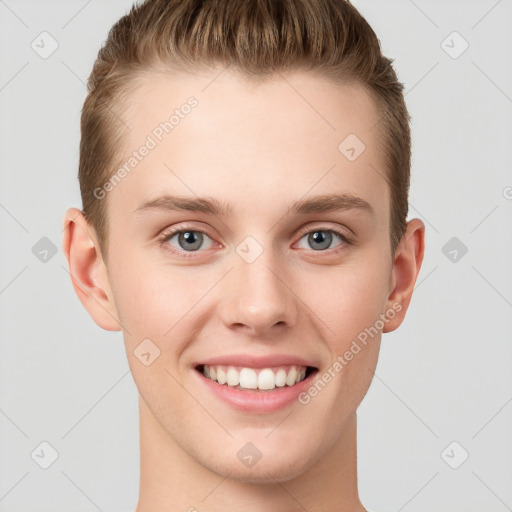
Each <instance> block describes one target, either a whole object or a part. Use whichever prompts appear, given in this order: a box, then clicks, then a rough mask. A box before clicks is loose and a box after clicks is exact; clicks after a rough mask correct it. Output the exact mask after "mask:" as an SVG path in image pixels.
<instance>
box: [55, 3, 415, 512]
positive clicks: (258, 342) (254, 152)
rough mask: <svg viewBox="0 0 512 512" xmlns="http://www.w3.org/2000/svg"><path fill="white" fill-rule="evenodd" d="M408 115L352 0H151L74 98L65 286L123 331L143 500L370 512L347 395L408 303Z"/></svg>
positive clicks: (128, 20)
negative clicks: (76, 191) (75, 190)
mask: <svg viewBox="0 0 512 512" xmlns="http://www.w3.org/2000/svg"><path fill="white" fill-rule="evenodd" d="M409 171H410V133H409V116H408V114H407V110H406V107H405V104H404V99H403V95H402V85H401V84H400V83H399V82H398V81H397V77H396V75H395V73H394V71H393V69H392V66H391V61H390V60H388V59H386V58H385V57H384V56H382V54H381V51H380V47H379V42H378V40H377V38H376V36H375V34H374V32H373V31H372V29H371V28H370V27H369V25H368V24H367V23H366V21H365V20H364V19H363V18H362V17H361V16H360V14H359V13H358V12H357V11H356V10H355V9H354V7H353V6H351V5H350V4H349V3H348V2H344V1H342V0H315V1H314V2H312V1H310V0H309V1H308V0H288V1H286V2H285V1H283V2H281V1H279V2H276V1H275V0H260V1H251V2H248V1H246V0H218V1H211V2H194V1H192V0H190V1H189V0H183V1H178V0H175V1H169V0H149V1H146V2H144V3H143V4H142V5H139V6H136V7H134V8H133V9H132V10H131V12H130V13H129V14H128V15H127V16H125V17H123V18H122V19H121V20H120V21H119V22H118V23H117V24H116V25H115V26H114V27H113V28H112V30H111V32H110V34H109V37H108V40H107V41H106V43H105V45H104V47H103V48H102V49H101V51H100V53H99V55H98V59H97V61H96V63H95V65H94V69H93V72H92V74H91V76H90V79H89V95H88V97H87V99H86V102H85V105H84V109H83V112H82V140H81V147H80V170H79V178H80V186H81V193H82V200H83V210H78V209H76V208H71V209H69V210H68V211H67V212H66V215H65V220H64V227H65V231H64V236H63V247H64V252H65V254H66V258H67V260H68V263H69V269H70V273H71V275H72V281H73V286H74V288H75V290H76V293H77V294H78V297H79V298H80V300H81V302H82V304H83V305H84V307H85V308H86V309H87V311H88V312H89V314H90V315H91V316H92V318H93V319H94V321H95V322H96V323H97V324H98V325H99V326H100V327H102V328H103V329H107V330H112V331H116V330H122V331H123V334H124V340H125V345H126V353H127V358H128V361H129V365H130V368H131V371H132V375H133V378H134V380H135V383H136V385H137V387H138V390H139V404H140V436H141V438H140V450H141V460H140V492H139V502H138V506H137V512H157V511H158V512H160V511H162V510H168V511H173V512H174V511H187V510H190V511H193V510H199V511H202V510H208V511H215V512H217V511H221V510H222V511H225V510H229V511H244V512H262V511H265V512H267V511H276V512H277V511H280V512H281V511H299V510H307V511H309V512H316V511H323V512H348V511H350V512H360V511H364V510H365V509H364V507H363V505H362V504H361V502H360V499H359V496H358V489H357V459H356V410H357V407H358V405H359V404H360V402H361V400H362V399H363V397H364V395H365V394H366V392H367V390H368V387H369V385H370V382H371V380H372V376H373V371H374V369H375V367H376V364H377V359H378V354H379V348H380V340H381V334H382V333H383V332H390V331H393V330H394V329H396V328H397V327H398V326H399V325H400V324H401V322H402V321H403V319H404V316H405V313H406V311H407V308H408V305H409V302H410V300H411V296H412V292H413V288H414V283H415V281H416V278H417V275H418V272H419V270H420V266H421V262H422V259H423V252H424V231H425V226H424V224H423V223H422V222H421V221H420V220H419V219H413V220H409V221H408V222H407V221H406V216H407V211H408V207H407V196H408V188H409Z"/></svg>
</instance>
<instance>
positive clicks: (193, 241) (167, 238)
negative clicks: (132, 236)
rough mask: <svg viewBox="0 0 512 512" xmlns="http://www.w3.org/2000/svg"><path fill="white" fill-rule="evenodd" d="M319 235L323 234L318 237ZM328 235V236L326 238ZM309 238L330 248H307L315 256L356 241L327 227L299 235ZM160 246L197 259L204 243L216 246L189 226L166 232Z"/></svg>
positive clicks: (335, 250) (333, 252) (342, 232)
mask: <svg viewBox="0 0 512 512" xmlns="http://www.w3.org/2000/svg"><path fill="white" fill-rule="evenodd" d="M319 234H322V235H320V236H318V235H319ZM177 235H178V237H177V245H178V247H176V246H174V245H172V244H171V243H170V242H171V240H172V239H173V238H175V237H176V236H177ZM325 235H327V236H325ZM306 236H307V237H308V238H307V240H306V244H309V243H312V244H315V243H320V244H321V245H324V246H325V243H326V241H327V245H328V247H327V248H325V247H322V248H320V249H315V248H311V247H307V248H306V250H307V251H308V252H309V253H313V254H322V253H328V254H336V253H338V252H340V251H341V250H343V248H345V247H346V246H347V245H353V244H354V239H353V236H352V235H350V234H349V233H347V232H345V231H342V230H336V229H332V228H328V227H325V226H322V227H314V228H308V229H306V230H303V231H302V232H301V233H300V234H299V235H298V237H299V240H298V241H299V242H300V241H302V239H303V238H305V237H306ZM336 238H337V239H338V240H340V241H341V243H339V244H338V245H336V246H335V247H334V248H331V247H330V246H331V244H332V242H334V241H335V240H336ZM158 241H159V245H160V246H161V247H162V248H164V249H165V250H168V251H170V252H171V253H173V254H176V255H179V256H181V257H184V258H191V257H195V255H196V254H197V253H202V252H205V249H204V247H203V242H206V244H207V245H208V241H210V243H209V246H208V247H206V249H209V248H211V247H212V246H214V245H215V242H214V241H213V239H212V237H210V235H209V234H208V233H207V232H205V231H203V230H200V229H196V228H193V227H187V226H178V227H176V228H173V229H171V230H167V231H164V232H163V233H162V234H161V236H160V237H159V238H158ZM181 244H184V245H185V246H186V245H187V244H189V245H192V247H189V248H190V249H192V250H187V249H186V248H184V247H183V246H182V245H181Z"/></svg>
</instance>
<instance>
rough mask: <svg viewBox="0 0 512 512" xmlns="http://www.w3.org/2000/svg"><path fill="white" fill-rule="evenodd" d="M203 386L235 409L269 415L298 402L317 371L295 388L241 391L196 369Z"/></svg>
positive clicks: (294, 386)
mask: <svg viewBox="0 0 512 512" xmlns="http://www.w3.org/2000/svg"><path fill="white" fill-rule="evenodd" d="M194 373H195V374H197V376H198V378H199V380H200V382H202V385H204V386H206V388H207V389H208V390H210V391H211V392H212V393H213V394H214V395H215V396H216V397H218V398H219V399H220V400H222V401H224V402H225V403H227V404H229V405H231V406H232V407H234V408H235V409H238V410H240V411H244V412H254V413H260V414H264V413H269V412H274V411H278V410H279V409H283V408H284V407H286V406H288V405H290V404H291V403H293V402H294V401H296V400H298V398H297V397H298V396H299V395H300V393H302V392H304V391H305V390H306V389H308V388H309V387H310V386H311V382H312V379H313V378H314V376H315V374H316V373H317V370H315V371H313V372H311V374H310V375H308V377H307V378H305V379H304V380H303V381H301V382H299V383H298V384H294V385H293V386H283V387H275V388H274V389H273V390H271V391H258V390H252V389H248V390H241V389H237V388H234V387H230V386H227V385H226V384H219V383H218V382H217V381H214V380H212V379H209V378H207V377H205V376H204V375H203V374H202V373H201V372H199V371H197V370H196V369H194Z"/></svg>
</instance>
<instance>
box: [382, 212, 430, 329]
mask: <svg viewBox="0 0 512 512" xmlns="http://www.w3.org/2000/svg"><path fill="white" fill-rule="evenodd" d="M424 253H425V224H424V223H423V222H422V221H421V220H420V219H412V220H410V221H409V222H408V223H407V229H406V231H405V233H404V236H403V237H402V240H401V242H400V245H399V246H398V247H397V250H396V254H395V259H394V261H393V268H392V286H391V292H390V294H389V297H388V301H387V310H391V309H392V310H394V311H395V313H396V314H395V315H394V317H393V318H392V319H390V320H389V321H388V322H387V323H386V325H385V327H384V328H383V330H382V332H391V331H394V330H395V329H397V328H398V327H399V326H400V324H401V323H402V322H403V320H404V318H405V313H406V312H407V308H408V307H409V303H410V302H411V297H412V292H413V290H414V284H415V283H416V279H417V277H418V274H419V271H420V268H421V263H422V262H423V256H424ZM398 305H400V306H398Z"/></svg>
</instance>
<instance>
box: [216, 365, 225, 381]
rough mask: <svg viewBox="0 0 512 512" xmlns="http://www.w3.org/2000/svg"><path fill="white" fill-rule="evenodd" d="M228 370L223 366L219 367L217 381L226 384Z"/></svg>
mask: <svg viewBox="0 0 512 512" xmlns="http://www.w3.org/2000/svg"><path fill="white" fill-rule="evenodd" d="M226 380H227V379H226V372H225V371H224V370H223V369H222V368H217V382H218V383H219V384H226Z"/></svg>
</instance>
